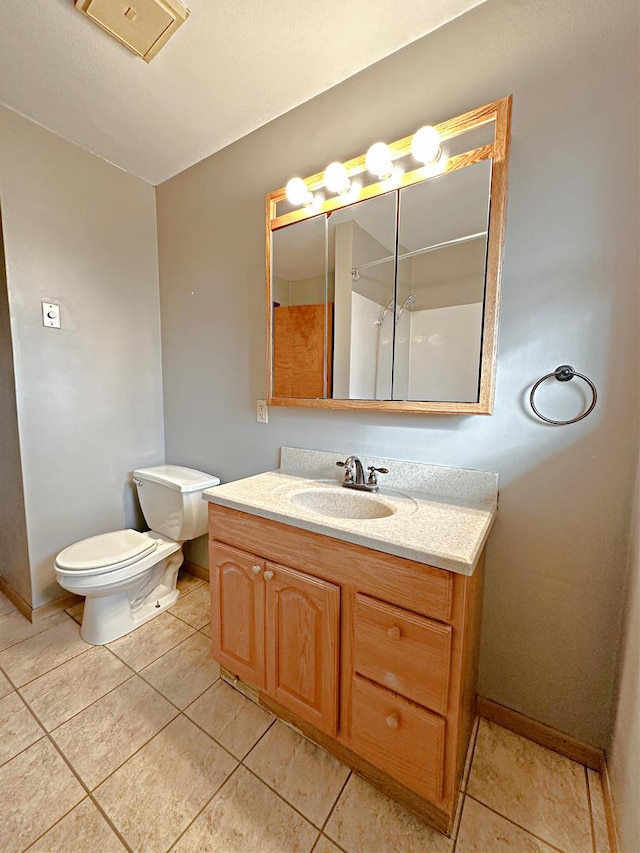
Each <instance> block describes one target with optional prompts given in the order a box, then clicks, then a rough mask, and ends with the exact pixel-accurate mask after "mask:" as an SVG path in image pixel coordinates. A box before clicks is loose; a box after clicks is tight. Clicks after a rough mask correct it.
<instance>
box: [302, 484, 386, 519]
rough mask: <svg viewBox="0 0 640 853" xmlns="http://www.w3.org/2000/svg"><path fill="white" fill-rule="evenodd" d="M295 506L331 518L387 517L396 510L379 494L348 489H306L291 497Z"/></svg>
mask: <svg viewBox="0 0 640 853" xmlns="http://www.w3.org/2000/svg"><path fill="white" fill-rule="evenodd" d="M289 500H290V501H291V503H292V504H294V506H299V507H300V508H301V509H307V510H310V511H311V512H315V513H317V514H318V515H325V516H329V517H330V518H360V519H367V518H387V517H388V516H390V515H393V514H394V513H395V512H396V510H395V508H394V507H392V506H390V505H389V504H388V503H386V501H384V500H383V499H382V498H380V497H379V496H378V495H375V494H370V493H368V492H357V491H355V490H348V489H342V488H340V489H327V488H324V489H305V490H304V491H299V492H296V493H295V494H293V495H291V497H290V498H289Z"/></svg>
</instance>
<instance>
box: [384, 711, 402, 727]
mask: <svg viewBox="0 0 640 853" xmlns="http://www.w3.org/2000/svg"><path fill="white" fill-rule="evenodd" d="M385 722H386V724H387V725H388V726H389V728H390V729H397V728H398V726H399V725H400V717H398V715H397V714H389V716H388V717H387V719H386V720H385Z"/></svg>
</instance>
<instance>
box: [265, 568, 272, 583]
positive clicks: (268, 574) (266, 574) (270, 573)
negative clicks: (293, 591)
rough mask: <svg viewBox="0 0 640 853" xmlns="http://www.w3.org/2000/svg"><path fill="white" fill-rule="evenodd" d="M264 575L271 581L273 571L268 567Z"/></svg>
mask: <svg viewBox="0 0 640 853" xmlns="http://www.w3.org/2000/svg"><path fill="white" fill-rule="evenodd" d="M264 577H265V580H268V581H270V580H271V578H272V577H273V572H272V571H270V570H269V569H267V571H266V572H265V573H264Z"/></svg>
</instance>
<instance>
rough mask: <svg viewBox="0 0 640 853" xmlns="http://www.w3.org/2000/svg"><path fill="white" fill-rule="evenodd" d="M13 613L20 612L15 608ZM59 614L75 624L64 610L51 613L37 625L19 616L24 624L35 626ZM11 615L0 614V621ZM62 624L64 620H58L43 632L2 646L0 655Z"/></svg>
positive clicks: (37, 632) (23, 616)
mask: <svg viewBox="0 0 640 853" xmlns="http://www.w3.org/2000/svg"><path fill="white" fill-rule="evenodd" d="M15 612H16V613H20V611H19V610H18V609H17V608H16V610H15ZM60 613H63V614H64V615H65V616H66V617H67V620H68V621H70V622H76V620H75V619H74V618H73V616H69V614H68V613H67V611H66V610H60V611H59V612H58V613H52V614H51V616H47V618H46V619H40V620H39V621H38V622H37V623H36V622H29V620H28V619H27V617H26V616H25V615H24V614H23V613H20V615H21V616H22V618H23V619H24V620H25V622H27V623H28V624H29V625H35V624H39V625H42V624H44V623H45V622H46V621H47V620H49V619H53V618H54V617H56V616H58V615H59V614H60ZM12 615H13V614H12V613H1V614H0V620H1V619H3V618H4V617H5V616H12ZM64 624H65V620H64V619H60V620H58V622H57V623H56V624H55V625H49V627H48V628H45V629H44V630H42V631H36V632H35V634H30V635H29V636H27V637H23V638H22V639H21V640H17V641H16V642H15V643H10V644H9V645H8V646H3V647H2V648H1V649H0V654H4V652H7V651H9V649H15V647H16V646H19V645H20V643H24V642H26V641H27V640H33V638H34V637H39V636H40V635H41V634H46V632H47V631H50V630H51V629H52V628H56V627H57V626H58V625H64ZM77 624H78V623H77V622H76V625H77Z"/></svg>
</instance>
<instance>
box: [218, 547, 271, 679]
mask: <svg viewBox="0 0 640 853" xmlns="http://www.w3.org/2000/svg"><path fill="white" fill-rule="evenodd" d="M209 566H210V575H211V649H212V653H213V656H214V657H215V658H216V660H217V661H219V663H221V664H222V665H223V666H226V667H227V668H228V669H230V670H231V672H233V673H235V674H236V675H238V676H240V677H241V678H243V679H246V680H247V681H248V682H249V683H250V684H253V685H255V686H256V687H264V686H265V656H264V578H263V573H264V560H262V559H260V558H259V557H254V556H253V555H251V554H247V553H245V552H243V551H236V549H235V548H229V547H228V546H226V545H220V544H218V543H217V542H212V543H211V545H210V551H209Z"/></svg>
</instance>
